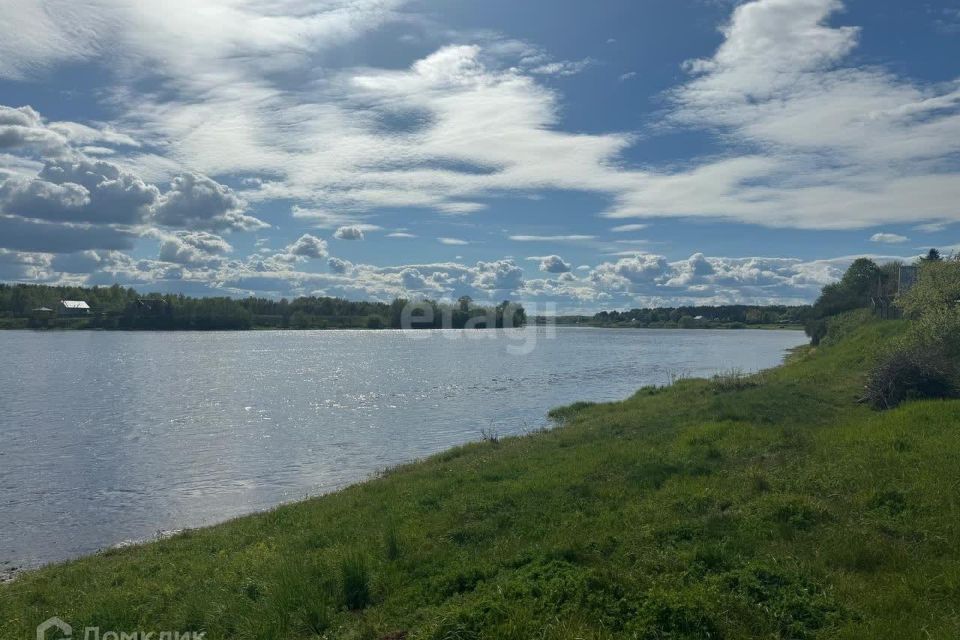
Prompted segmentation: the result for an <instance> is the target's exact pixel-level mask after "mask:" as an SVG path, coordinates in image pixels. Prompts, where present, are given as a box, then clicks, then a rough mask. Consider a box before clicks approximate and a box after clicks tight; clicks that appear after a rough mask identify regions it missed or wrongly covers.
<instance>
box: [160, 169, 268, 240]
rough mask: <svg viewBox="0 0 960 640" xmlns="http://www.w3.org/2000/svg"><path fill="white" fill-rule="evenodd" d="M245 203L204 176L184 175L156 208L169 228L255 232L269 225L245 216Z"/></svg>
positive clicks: (171, 187) (173, 183)
mask: <svg viewBox="0 0 960 640" xmlns="http://www.w3.org/2000/svg"><path fill="white" fill-rule="evenodd" d="M245 210H246V203H245V202H244V201H243V200H242V199H241V198H240V197H239V196H237V195H236V194H235V193H234V192H233V190H232V189H230V188H229V187H227V186H225V185H222V184H220V183H218V182H216V181H215V180H212V179H210V178H208V177H206V176H204V175H200V174H195V173H183V174H181V175H179V176H177V177H176V178H174V180H173V182H172V183H171V184H170V190H169V191H167V192H166V193H165V194H164V195H163V197H162V198H161V199H160V201H159V202H158V203H157V206H156V207H155V209H154V219H155V220H156V221H157V222H158V223H159V224H162V225H165V226H168V227H189V228H192V229H210V230H239V231H255V230H257V229H265V228H267V227H268V226H269V225H267V224H266V223H264V222H263V221H261V220H258V219H257V218H254V217H253V216H249V215H246V214H245V213H244V211H245Z"/></svg>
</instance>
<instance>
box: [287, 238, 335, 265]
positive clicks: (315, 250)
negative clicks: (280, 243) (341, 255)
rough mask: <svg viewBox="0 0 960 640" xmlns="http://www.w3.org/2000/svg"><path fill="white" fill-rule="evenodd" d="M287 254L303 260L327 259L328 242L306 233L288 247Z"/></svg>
mask: <svg viewBox="0 0 960 640" xmlns="http://www.w3.org/2000/svg"><path fill="white" fill-rule="evenodd" d="M287 253H289V254H291V255H294V256H300V257H303V258H314V259H320V258H326V257H327V241H326V240H322V239H320V238H318V237H316V236H314V235H310V234H309V233H305V234H303V235H302V236H300V237H299V238H297V240H296V241H294V242H293V244H290V245H288V246H287Z"/></svg>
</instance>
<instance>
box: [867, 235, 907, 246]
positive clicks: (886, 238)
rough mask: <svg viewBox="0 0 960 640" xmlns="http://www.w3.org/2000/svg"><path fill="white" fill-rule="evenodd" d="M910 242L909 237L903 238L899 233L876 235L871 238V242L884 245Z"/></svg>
mask: <svg viewBox="0 0 960 640" xmlns="http://www.w3.org/2000/svg"><path fill="white" fill-rule="evenodd" d="M908 240H910V238H908V237H907V236H901V235H899V234H897V233H875V234H873V235H872V236H870V242H882V243H884V244H900V243H903V242H907V241H908Z"/></svg>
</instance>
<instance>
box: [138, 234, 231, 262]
mask: <svg viewBox="0 0 960 640" xmlns="http://www.w3.org/2000/svg"><path fill="white" fill-rule="evenodd" d="M156 236H157V237H159V238H160V240H161V243H160V253H159V254H158V255H157V258H158V259H159V260H161V261H164V262H173V263H176V264H182V265H191V266H213V265H215V264H217V263H219V262H220V256H222V255H224V254H226V253H230V252H231V251H233V247H231V246H230V244H229V243H228V242H227V241H226V240H224V239H223V238H222V237H220V236H218V235H214V234H212V233H207V232H206V231H177V232H175V233H171V234H164V233H158V234H156Z"/></svg>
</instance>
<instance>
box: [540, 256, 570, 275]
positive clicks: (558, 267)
mask: <svg viewBox="0 0 960 640" xmlns="http://www.w3.org/2000/svg"><path fill="white" fill-rule="evenodd" d="M540 271H545V272H547V273H567V272H568V271H570V265H569V264H568V263H567V262H564V260H563V258H561V257H560V256H556V255H553V256H543V257H542V258H541V259H540Z"/></svg>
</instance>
